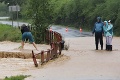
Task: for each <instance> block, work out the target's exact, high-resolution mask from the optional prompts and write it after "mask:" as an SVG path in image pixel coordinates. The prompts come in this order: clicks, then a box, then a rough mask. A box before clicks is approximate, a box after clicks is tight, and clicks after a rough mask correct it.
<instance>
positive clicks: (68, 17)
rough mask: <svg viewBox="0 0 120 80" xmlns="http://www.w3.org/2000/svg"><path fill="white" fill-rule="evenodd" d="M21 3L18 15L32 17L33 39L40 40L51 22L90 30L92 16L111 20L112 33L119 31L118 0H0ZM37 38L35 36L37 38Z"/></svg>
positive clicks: (92, 21)
mask: <svg viewBox="0 0 120 80" xmlns="http://www.w3.org/2000/svg"><path fill="white" fill-rule="evenodd" d="M0 1H1V2H5V3H8V2H9V3H10V4H9V5H12V4H13V3H14V4H15V3H16V1H18V4H19V5H20V6H21V12H20V13H19V16H20V17H21V18H26V19H30V20H32V23H33V25H34V26H35V27H36V29H35V39H36V40H37V41H39V42H41V41H43V40H39V39H43V36H44V35H43V32H44V29H45V28H46V27H47V26H48V25H49V24H51V23H55V24H62V25H63V24H64V25H74V27H75V28H79V27H82V28H85V29H89V30H91V29H92V28H93V25H94V23H95V22H96V17H97V16H100V17H102V20H103V21H104V20H109V19H111V20H112V23H113V25H114V33H116V34H117V35H120V33H119V30H120V28H119V25H120V23H119V20H120V0H0ZM37 38H39V39H37Z"/></svg>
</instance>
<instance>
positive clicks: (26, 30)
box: [21, 24, 38, 50]
mask: <svg viewBox="0 0 120 80" xmlns="http://www.w3.org/2000/svg"><path fill="white" fill-rule="evenodd" d="M21 33H22V42H21V45H22V49H23V47H24V43H25V40H26V39H29V41H30V43H32V44H33V46H34V47H35V48H36V50H38V49H37V47H36V44H35V42H34V39H33V36H32V33H31V32H30V30H29V28H28V27H27V26H26V25H25V24H23V25H22V26H21Z"/></svg>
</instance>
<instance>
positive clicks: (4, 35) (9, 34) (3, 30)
mask: <svg viewBox="0 0 120 80" xmlns="http://www.w3.org/2000/svg"><path fill="white" fill-rule="evenodd" d="M20 40H21V32H20V30H19V29H17V28H13V27H12V26H10V25H4V24H0V41H13V42H18V41H20Z"/></svg>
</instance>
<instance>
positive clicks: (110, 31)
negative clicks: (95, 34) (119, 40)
mask: <svg viewBox="0 0 120 80" xmlns="http://www.w3.org/2000/svg"><path fill="white" fill-rule="evenodd" d="M104 31H105V33H106V42H107V50H108V51H112V38H113V25H112V24H111V20H109V21H108V27H107V29H105V30H104Z"/></svg>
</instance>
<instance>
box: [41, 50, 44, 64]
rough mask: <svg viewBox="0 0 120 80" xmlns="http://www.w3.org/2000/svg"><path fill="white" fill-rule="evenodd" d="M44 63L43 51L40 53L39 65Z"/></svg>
mask: <svg viewBox="0 0 120 80" xmlns="http://www.w3.org/2000/svg"><path fill="white" fill-rule="evenodd" d="M43 63H44V51H41V65H42V64H43Z"/></svg>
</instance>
